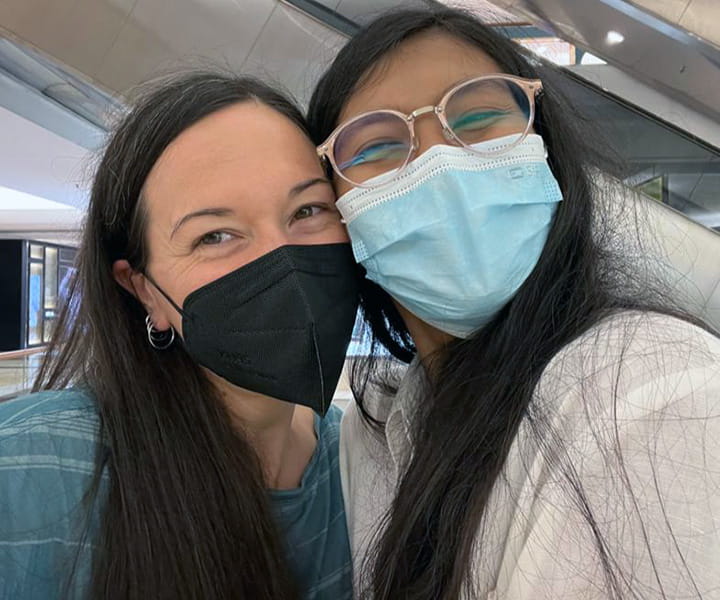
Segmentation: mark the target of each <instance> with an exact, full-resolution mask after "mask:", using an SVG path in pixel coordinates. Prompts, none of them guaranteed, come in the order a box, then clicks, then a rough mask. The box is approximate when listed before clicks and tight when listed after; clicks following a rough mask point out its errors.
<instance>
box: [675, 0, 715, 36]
mask: <svg viewBox="0 0 720 600" xmlns="http://www.w3.org/2000/svg"><path fill="white" fill-rule="evenodd" d="M679 24H680V27H682V28H684V29H687V30H688V31H692V32H693V33H694V34H696V35H698V36H700V37H701V38H703V39H705V40H707V41H709V42H711V43H713V44H715V45H716V46H718V47H720V1H719V0H691V2H690V4H689V5H688V7H687V10H686V11H685V13H684V14H683V16H682V18H681V19H680V23H679Z"/></svg>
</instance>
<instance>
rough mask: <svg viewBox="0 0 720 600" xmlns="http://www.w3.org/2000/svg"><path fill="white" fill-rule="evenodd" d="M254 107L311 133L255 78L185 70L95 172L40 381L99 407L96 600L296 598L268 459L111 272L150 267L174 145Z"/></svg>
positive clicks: (126, 129) (127, 122)
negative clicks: (151, 178)
mask: <svg viewBox="0 0 720 600" xmlns="http://www.w3.org/2000/svg"><path fill="white" fill-rule="evenodd" d="M249 101H254V102H261V103H263V104H266V105H267V106H270V107H272V108H273V109H275V110H276V111H278V112H279V113H280V114H282V115H284V116H285V117H287V118H289V119H290V120H291V121H293V122H294V123H295V124H296V125H297V126H298V127H300V128H301V129H303V131H306V129H305V125H304V120H303V117H302V115H301V114H300V113H299V112H298V110H297V109H296V108H295V106H294V105H293V104H292V103H291V102H289V101H288V100H287V99H286V98H285V97H283V96H282V95H281V94H279V93H278V92H276V91H274V90H273V89H271V88H270V87H268V86H267V85H265V84H263V83H261V82H259V81H257V80H255V79H252V78H246V77H235V76H232V75H228V74H220V73H214V72H208V71H203V72H194V73H189V74H188V73H186V74H183V75H180V76H175V77H172V78H170V79H167V78H166V79H165V80H163V81H160V82H158V83H156V84H155V85H153V86H152V89H151V90H150V91H146V92H145V93H144V94H143V95H141V96H140V97H139V99H138V101H137V102H136V103H135V105H134V107H133V108H132V110H131V111H130V113H129V114H127V116H126V117H125V118H124V119H123V120H122V122H121V123H120V124H119V126H118V127H117V129H116V130H115V132H114V133H113V134H112V136H111V138H110V140H109V143H108V145H107V148H106V150H105V152H104V155H103V156H102V159H101V162H100V163H99V166H98V168H97V173H96V175H95V179H94V183H93V187H92V194H91V197H90V205H89V208H88V214H87V220H86V223H85V228H84V232H83V238H82V243H81V246H80V251H79V259H78V262H77V273H76V276H75V278H74V280H73V281H72V285H71V286H70V292H69V300H68V302H67V303H66V305H65V309H64V310H63V311H62V313H61V315H60V317H59V321H58V326H57V332H56V334H55V336H54V338H53V340H52V342H51V344H50V346H49V349H48V352H47V360H46V361H45V363H44V365H43V366H42V369H41V372H40V374H39V376H38V379H37V381H36V383H35V390H40V389H60V388H64V387H66V386H69V385H75V386H79V387H82V388H84V389H85V390H87V391H88V393H89V394H90V395H91V396H92V398H93V399H94V401H95V403H96V405H97V411H98V413H99V418H100V438H99V442H100V443H99V450H98V456H97V468H96V474H95V479H94V484H93V486H92V489H90V490H89V492H88V495H87V503H88V512H89V511H91V510H92V509H93V504H94V503H95V502H100V501H102V505H101V506H100V514H101V525H100V531H99V534H98V537H97V539H93V540H92V542H93V544H94V545H95V551H94V554H93V561H92V577H91V579H92V582H91V586H90V589H89V597H91V598H103V599H105V600H112V599H117V600H121V599H122V600H128V599H136V600H148V599H150V598H152V599H153V600H156V599H162V598H167V599H168V600H170V599H172V600H176V599H177V598H188V599H190V598H193V599H196V600H201V599H202V600H205V599H208V598H223V599H230V598H238V599H240V598H243V599H247V600H250V599H252V600H262V599H265V600H282V599H292V598H297V597H298V595H297V592H296V586H295V584H294V582H293V580H292V576H291V574H290V569H289V565H288V564H287V562H286V559H285V556H284V552H283V546H282V542H281V538H280V535H279V533H278V531H277V530H276V527H275V525H274V521H273V518H272V515H271V506H270V504H269V500H268V497H267V494H266V492H265V485H264V481H263V475H262V470H261V466H260V463H259V459H258V456H257V454H256V453H255V451H254V450H253V448H252V447H251V445H250V444H249V442H248V440H247V439H246V438H245V437H244V436H243V435H242V434H241V433H240V432H238V431H237V429H236V428H234V427H233V426H232V425H231V421H230V417H229V415H228V412H227V411H226V409H225V408H224V406H223V404H222V402H221V400H220V398H219V396H218V393H217V391H216V389H215V388H214V387H213V386H212V385H211V384H210V382H209V380H208V379H207V377H206V376H205V375H204V374H203V371H202V370H201V369H200V367H199V366H198V365H197V364H196V363H194V362H193V361H192V360H191V359H190V357H189V356H188V355H187V353H186V352H185V351H184V350H183V347H182V345H181V344H177V343H176V344H174V345H173V346H171V347H170V348H169V349H167V350H165V351H158V350H154V349H153V348H152V347H150V345H149V344H148V339H147V334H146V330H145V324H144V319H145V316H146V313H145V311H144V310H143V306H142V304H141V303H140V302H139V301H138V300H137V299H136V298H135V297H134V296H133V295H131V294H130V293H128V292H127V291H125V290H124V289H123V288H122V287H121V286H120V285H119V284H118V283H117V282H116V281H115V279H114V278H113V272H112V266H113V263H114V261H116V260H118V259H126V260H128V261H129V263H130V265H132V267H133V268H134V269H135V270H136V271H144V269H145V267H146V263H147V259H148V241H147V239H146V236H145V219H144V207H143V204H142V200H141V191H142V188H143V185H144V183H145V179H146V178H147V176H148V173H149V172H150V169H151V168H152V167H153V165H154V164H155V162H156V161H157V160H158V158H159V157H160V155H161V154H162V153H163V151H164V150H165V148H166V147H167V146H168V144H170V143H171V142H172V141H173V140H174V139H175V138H176V137H177V136H178V135H179V134H180V133H181V132H183V131H184V130H185V129H187V128H188V127H190V126H191V125H193V124H194V123H196V122H197V121H199V120H200V119H202V118H203V117H205V116H207V115H210V114H212V113H213V112H215V111H218V110H220V109H222V108H224V107H227V106H229V105H232V104H235V103H238V102H249ZM104 473H107V475H109V487H108V489H107V492H106V493H105V494H102V498H100V495H99V494H98V490H99V489H100V487H101V486H100V481H101V476H103V474H104ZM68 589H69V587H68Z"/></svg>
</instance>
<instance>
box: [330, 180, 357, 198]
mask: <svg viewBox="0 0 720 600" xmlns="http://www.w3.org/2000/svg"><path fill="white" fill-rule="evenodd" d="M333 188H334V189H335V195H336V196H337V197H338V198H340V196H342V195H343V194H345V193H347V192H349V191H350V190H351V189H353V186H352V185H351V184H349V183H348V182H347V181H345V180H344V179H343V178H342V177H338V176H337V175H335V178H334V179H333Z"/></svg>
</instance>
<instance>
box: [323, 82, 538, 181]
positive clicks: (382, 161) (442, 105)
mask: <svg viewBox="0 0 720 600" xmlns="http://www.w3.org/2000/svg"><path fill="white" fill-rule="evenodd" d="M541 91H542V82H541V81H540V80H539V79H526V78H524V77H517V76H515V75H506V74H502V73H498V74H491V75H483V76H481V77H474V78H472V79H468V80H465V81H462V82H460V83H458V84H456V85H454V86H453V87H452V88H451V89H450V90H448V91H447V92H446V93H445V95H444V96H443V97H442V98H441V99H440V102H438V104H437V105H435V106H423V107H421V108H417V109H415V110H414V111H412V112H411V113H410V114H405V113H402V112H400V111H396V110H391V109H381V110H373V111H370V112H365V113H362V114H360V115H357V116H356V117H353V118H352V119H350V120H349V121H346V122H345V123H343V124H341V125H339V126H338V127H337V128H336V129H335V130H334V131H333V132H332V133H331V134H330V136H329V137H328V138H327V139H326V140H325V141H324V142H323V143H322V144H320V145H319V146H318V147H317V153H318V156H319V157H320V158H321V159H324V160H327V161H329V163H330V165H331V166H332V168H333V170H334V171H335V173H337V175H338V176H339V177H341V178H342V179H344V180H345V181H347V182H348V183H349V184H351V185H352V186H355V187H365V188H372V187H377V186H380V185H384V184H386V183H388V182H389V181H391V180H392V179H394V178H395V177H396V176H397V175H399V174H400V173H401V172H402V171H403V170H404V169H405V167H406V166H407V165H408V163H409V162H410V161H411V160H412V159H413V157H414V156H415V154H416V152H417V149H418V148H419V143H418V139H417V137H416V135H415V121H416V119H418V118H419V117H421V116H423V115H425V114H429V113H434V114H435V116H436V117H437V118H438V120H439V121H440V125H441V127H442V131H443V135H444V137H445V139H446V140H447V141H448V142H449V143H453V144H457V145H460V146H462V147H464V148H466V149H467V150H468V151H469V152H471V153H474V154H477V155H479V156H483V157H494V156H498V155H501V154H503V153H504V152H507V151H508V150H510V149H511V148H513V147H515V146H517V145H518V144H520V143H521V142H522V141H523V140H524V139H525V137H526V136H527V134H528V132H529V131H530V129H531V128H532V124H533V120H534V118H535V98H536V96H538V94H540V92H541ZM493 141H497V143H495V144H493V143H492V142H493Z"/></svg>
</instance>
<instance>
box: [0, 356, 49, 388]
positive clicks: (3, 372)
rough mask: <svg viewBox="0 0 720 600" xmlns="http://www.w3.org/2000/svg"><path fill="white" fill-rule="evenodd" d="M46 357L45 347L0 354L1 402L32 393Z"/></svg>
mask: <svg viewBox="0 0 720 600" xmlns="http://www.w3.org/2000/svg"><path fill="white" fill-rule="evenodd" d="M44 355H45V346H40V347H37V348H27V349H25V350H13V351H11V352H0V401H2V400H7V399H9V398H13V397H15V396H20V395H22V394H24V393H27V392H29V391H30V388H31V387H32V383H33V380H34V379H35V375H36V374H37V371H38V369H39V368H40V364H41V362H42V359H43V356H44Z"/></svg>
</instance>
